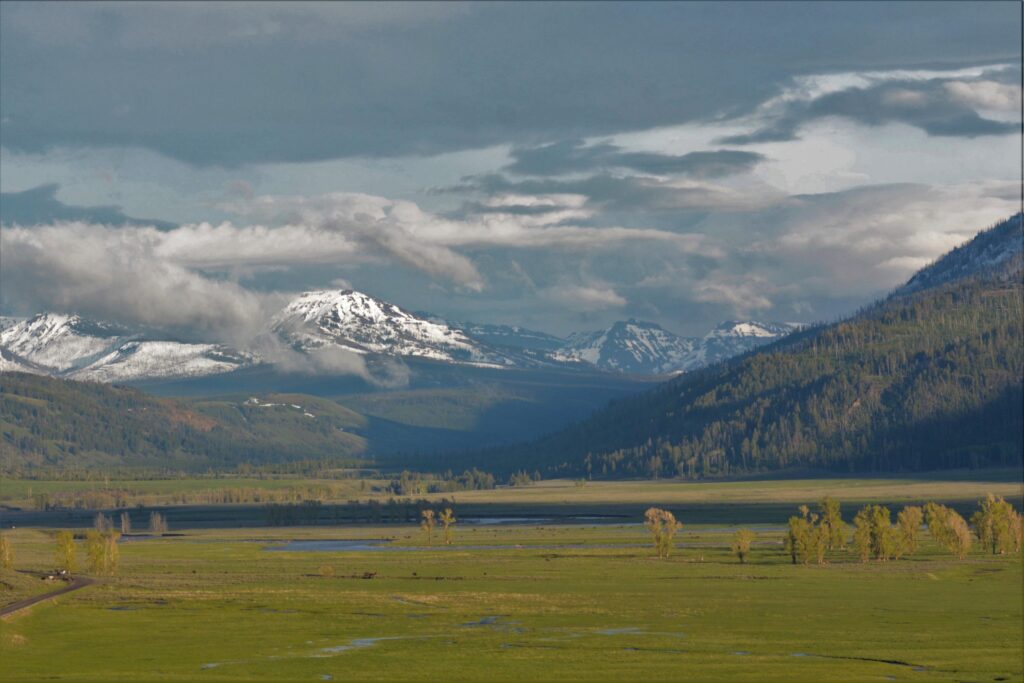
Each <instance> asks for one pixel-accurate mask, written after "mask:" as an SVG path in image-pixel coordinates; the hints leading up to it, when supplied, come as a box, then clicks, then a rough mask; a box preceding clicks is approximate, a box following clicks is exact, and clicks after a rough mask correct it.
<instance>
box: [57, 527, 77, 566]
mask: <svg viewBox="0 0 1024 683" xmlns="http://www.w3.org/2000/svg"><path fill="white" fill-rule="evenodd" d="M57 568H58V569H63V570H64V571H66V572H73V571H75V570H76V569H78V558H77V556H76V553H75V536H74V534H72V533H71V532H70V531H66V530H65V531H58V532H57Z"/></svg>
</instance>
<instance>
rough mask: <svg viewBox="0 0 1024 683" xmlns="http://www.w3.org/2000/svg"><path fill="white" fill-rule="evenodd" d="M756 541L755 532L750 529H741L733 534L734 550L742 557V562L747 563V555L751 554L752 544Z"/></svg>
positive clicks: (737, 555)
mask: <svg viewBox="0 0 1024 683" xmlns="http://www.w3.org/2000/svg"><path fill="white" fill-rule="evenodd" d="M753 542H754V532H753V531H751V530H750V529H739V530H738V531H737V532H736V533H735V534H733V536H732V551H733V553H735V554H736V557H738V558H739V559H740V564H746V563H747V555H749V554H750V544H751V543H753Z"/></svg>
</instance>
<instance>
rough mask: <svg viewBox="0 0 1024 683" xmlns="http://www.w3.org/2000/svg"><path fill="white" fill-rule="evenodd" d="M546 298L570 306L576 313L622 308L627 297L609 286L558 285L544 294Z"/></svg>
mask: <svg viewBox="0 0 1024 683" xmlns="http://www.w3.org/2000/svg"><path fill="white" fill-rule="evenodd" d="M542 294H543V295H544V297H545V298H547V299H551V300H553V301H557V302H559V303H560V304H563V305H566V306H570V307H571V308H572V310H574V311H600V310H604V309H608V308H621V307H623V306H625V305H626V303H627V301H626V299H625V297H623V296H621V295H620V294H618V293H617V292H616V291H615V290H614V289H612V288H611V287H609V286H607V285H601V284H593V285H572V284H565V285H556V286H554V287H550V288H548V289H546V290H544V291H543V292H542Z"/></svg>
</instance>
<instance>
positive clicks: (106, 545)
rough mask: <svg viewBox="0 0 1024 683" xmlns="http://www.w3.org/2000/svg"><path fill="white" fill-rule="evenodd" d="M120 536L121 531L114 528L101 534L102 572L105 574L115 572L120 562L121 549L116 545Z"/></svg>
mask: <svg viewBox="0 0 1024 683" xmlns="http://www.w3.org/2000/svg"><path fill="white" fill-rule="evenodd" d="M120 538H121V532H119V531H114V530H111V531H108V532H107V533H106V534H104V535H103V565H104V566H103V573H104V574H106V575H107V576H112V575H113V574H116V573H117V568H118V566H119V565H120V564H121V549H120V548H119V547H118V545H117V541H118V539H120Z"/></svg>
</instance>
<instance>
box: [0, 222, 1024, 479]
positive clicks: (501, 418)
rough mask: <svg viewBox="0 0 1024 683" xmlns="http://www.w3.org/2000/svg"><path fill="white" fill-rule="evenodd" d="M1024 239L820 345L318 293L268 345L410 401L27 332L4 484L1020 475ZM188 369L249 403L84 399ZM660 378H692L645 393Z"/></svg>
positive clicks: (926, 272) (84, 328) (965, 258)
mask: <svg viewBox="0 0 1024 683" xmlns="http://www.w3.org/2000/svg"><path fill="white" fill-rule="evenodd" d="M1022 223H1024V216H1022V215H1017V216H1014V217H1013V218H1011V219H1009V220H1007V221H1004V222H1001V223H1000V224H998V225H996V226H995V227H993V228H991V229H989V230H986V231H983V232H982V233H980V234H979V235H978V236H977V237H976V238H975V239H974V240H973V241H971V242H970V243H968V244H965V245H964V246H962V247H959V248H957V249H955V250H953V251H952V252H950V253H949V254H947V255H946V256H944V257H943V258H940V259H939V260H937V261H936V262H935V263H933V264H932V265H930V266H928V267H927V268H924V269H922V270H921V271H920V272H918V273H917V274H915V275H914V276H913V277H912V278H910V280H909V281H908V282H907V283H906V284H905V285H904V286H903V287H900V288H898V289H897V290H895V291H894V292H893V293H892V294H891V295H890V296H888V297H886V298H885V299H883V300H880V301H878V302H875V303H873V304H870V305H867V306H865V307H864V308H863V309H862V310H860V311H859V312H858V313H856V314H855V315H853V316H850V317H849V318H846V319H844V320H840V321H838V322H835V323H831V324H820V325H816V326H811V327H801V328H800V329H796V330H794V329H793V326H790V325H777V326H776V325H771V324H767V323H763V324H762V323H752V322H733V323H726V324H723V325H721V326H720V327H719V328H718V329H716V330H712V331H711V332H710V333H709V334H708V335H706V336H704V337H703V338H701V339H686V338H681V337H677V336H674V335H671V334H670V333H668V332H667V331H665V330H663V329H661V328H659V327H658V326H656V325H652V324H650V323H643V322H639V321H625V322H622V323H616V324H615V325H613V326H611V328H609V329H608V330H605V331H602V332H600V333H591V334H578V335H573V336H572V337H571V338H569V339H565V340H563V339H560V338H558V337H554V336H552V335H546V334H544V333H540V332H533V331H530V330H526V329H523V328H519V327H512V326H500V325H493V326H492V325H474V324H469V323H446V322H444V321H442V320H438V319H436V318H432V317H430V316H426V315H422V314H412V313H408V312H406V311H404V310H402V309H400V308H398V307H396V306H393V305H390V304H387V303H385V302H382V301H379V300H377V299H373V298H372V297H369V296H367V295H364V294H360V293H357V292H353V291H351V290H341V291H328V292H309V293H306V294H304V295H302V296H301V297H298V298H297V299H296V300H294V301H293V302H292V303H291V304H289V305H288V306H287V307H285V309H284V310H283V311H282V312H281V313H280V314H279V315H278V316H277V317H276V318H275V319H274V321H273V323H272V325H271V327H270V329H269V330H268V334H273V335H275V337H276V338H277V339H278V340H279V342H280V343H281V344H284V345H287V346H289V347H291V349H293V350H294V351H295V352H296V353H299V354H310V355H313V354H317V353H322V352H324V351H325V350H331V349H337V350H339V351H345V352H347V353H352V354H356V355H358V356H359V357H366V358H373V357H381V358H393V357H402V358H405V359H406V361H407V362H408V363H409V364H410V367H414V368H415V375H416V376H417V377H418V379H417V380H416V382H414V383H411V384H410V386H409V387H408V388H406V389H402V390H394V389H392V390H389V391H369V392H367V393H358V392H359V391H362V390H356V391H352V390H350V389H344V388H343V387H342V386H341V382H340V380H339V379H338V378H321V377H312V378H308V377H307V378H305V379H302V378H298V379H296V378H289V377H286V376H284V375H280V374H277V373H276V371H275V370H274V366H273V365H272V364H271V363H269V362H268V361H267V360H266V359H265V358H261V357H258V356H255V355H248V354H243V353H241V352H238V351H233V350H231V349H229V348H228V347H225V346H221V345H217V344H194V343H189V342H179V341H169V340H160V339H153V338H149V337H147V335H145V334H143V333H141V332H139V331H137V330H128V329H125V328H122V327H119V326H116V325H109V324H104V323H97V322H89V321H86V320H83V319H81V318H78V317H75V316H58V315H55V314H49V315H41V316H36V317H34V318H32V319H29V320H11V319H6V320H3V321H2V322H0V325H2V328H3V331H2V332H0V363H2V366H0V367H2V368H3V369H4V370H5V372H4V373H3V375H0V446H2V448H0V455H2V456H3V457H0V470H5V471H15V472H25V471H29V470H31V471H33V472H38V471H40V470H41V469H44V468H49V469H52V470H53V471H61V470H64V469H67V468H69V467H89V466H92V465H97V464H103V465H104V466H108V467H109V466H116V465H125V466H128V467H136V466H144V467H160V468H166V469H170V470H181V469H194V468H230V467H233V466H235V465H237V464H239V463H245V462H254V463H257V462H280V461H289V460H302V459H314V460H325V459H326V460H331V461H332V462H342V461H344V462H351V461H352V460H353V458H363V459H365V458H372V459H373V460H375V461H376V463H377V464H378V465H385V466H391V467H416V468H421V469H432V470H438V471H443V470H447V469H459V468H463V467H465V468H469V467H480V468H484V469H486V470H488V471H491V472H496V473H508V472H513V471H518V470H524V469H525V470H527V471H531V472H532V471H534V470H539V471H541V472H542V473H543V474H544V475H545V476H553V475H554V476H566V475H571V476H591V477H607V478H614V477H667V476H673V477H687V478H700V477H708V476H723V475H733V474H738V473H743V474H748V473H761V472H770V471H776V470H792V469H800V470H831V471H841V472H851V471H865V470H870V471H879V470H897V471H916V470H928V469H941V468H956V467H984V466H1003V467H1005V466H1013V467H1019V466H1020V464H1021V461H1020V458H1021V453H1022V452H1024V382H1022V377H1024V307H1022V301H1024V282H1022V276H1024V250H1022V232H1021V230H1022ZM744 345H746V346H744ZM737 350H738V351H739V354H738V355H736V354H735V351H737ZM398 353H401V354H403V355H401V356H398V355H397V354H398ZM699 354H703V355H699ZM725 356H728V357H725ZM723 357H725V359H724V360H720V359H722V358H723ZM168 359H173V360H168ZM716 360H717V362H714V361H716ZM687 362H691V363H693V365H690V366H687V365H686V363H687ZM175 364H177V365H175ZM700 364H703V367H700ZM165 367H177V368H178V370H176V371H177V372H187V373H195V376H197V377H200V379H202V380H203V381H211V379H217V378H224V379H225V383H224V384H220V385H218V388H217V389H216V391H215V392H211V391H207V392H206V393H205V394H202V393H201V392H193V393H189V392H183V393H179V394H173V393H172V394H170V395H168V393H167V392H166V391H165V392H164V397H157V396H154V395H153V391H154V387H156V385H140V386H146V390H147V392H149V393H143V392H142V391H139V390H138V389H135V388H126V387H118V386H106V385H104V384H100V383H96V382H77V381H67V380H68V379H72V378H74V379H79V378H81V379H100V380H102V381H109V380H111V379H112V378H120V377H147V376H154V375H159V373H160V372H166V371H164V370H162V368H165ZM602 367H603V368H608V369H609V370H612V371H610V372H597V370H598V369H599V368H602ZM135 368H140V369H135ZM641 368H648V369H650V371H651V372H665V371H666V370H668V369H670V368H683V369H685V371H684V372H683V373H681V374H677V375H675V376H674V377H672V378H671V379H669V380H668V381H663V380H664V377H663V376H661V375H658V376H654V377H648V378H646V379H644V378H643V377H641V376H639V375H636V374H629V373H634V372H636V371H637V370H638V369H641ZM588 369H589V372H588V371H586V370H588ZM26 370H27V372H26ZM208 372H217V373H219V374H206V375H204V374H203V373H208ZM40 374H51V375H55V377H44V376H39V375H40ZM165 380H166V377H165ZM117 381H118V382H120V381H122V380H121V379H117ZM257 385H259V387H260V388H259V389H257V388H255V387H256V386H257ZM652 385H654V386H653V388H652ZM160 386H163V387H165V388H166V387H167V386H173V387H176V388H177V389H179V390H180V389H181V388H182V385H180V384H174V382H170V383H169V384H168V382H167V381H165V383H164V384H163V385H160ZM186 396H187V397H186ZM600 406H605V407H603V408H601V409H598V410H596V412H594V411H595V409H597V408H599V407H600ZM588 415H589V417H588Z"/></svg>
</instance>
